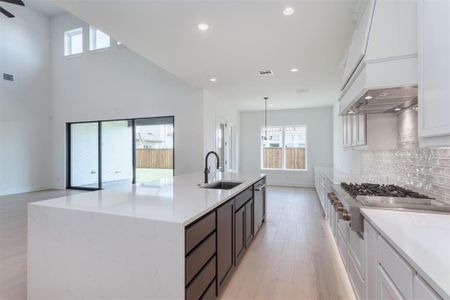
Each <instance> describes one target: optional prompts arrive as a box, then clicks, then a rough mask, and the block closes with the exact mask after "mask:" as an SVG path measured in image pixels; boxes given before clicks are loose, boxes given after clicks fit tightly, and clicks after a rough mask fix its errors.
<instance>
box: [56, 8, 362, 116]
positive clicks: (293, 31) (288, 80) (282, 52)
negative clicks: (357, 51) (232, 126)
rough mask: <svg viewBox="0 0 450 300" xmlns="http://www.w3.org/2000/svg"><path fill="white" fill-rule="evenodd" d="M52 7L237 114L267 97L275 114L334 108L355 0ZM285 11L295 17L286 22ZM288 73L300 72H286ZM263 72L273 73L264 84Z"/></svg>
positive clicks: (260, 106)
mask: <svg viewBox="0 0 450 300" xmlns="http://www.w3.org/2000/svg"><path fill="white" fill-rule="evenodd" d="M56 1H57V2H58V3H59V4H60V5H61V6H62V7H63V8H65V9H66V10H68V11H70V12H72V13H73V14H74V15H76V16H78V17H80V18H81V19H83V20H84V21H86V22H88V23H90V24H93V25H95V26H97V27H98V28H101V29H102V30H103V31H105V32H107V33H109V34H110V35H111V36H112V37H114V38H115V39H117V40H120V41H122V42H123V43H124V44H126V45H127V46H128V47H129V48H130V49H133V50H134V51H136V52H138V53H140V54H141V55H143V56H144V57H146V58H147V59H149V60H150V61H152V62H154V63H156V64H157V65H159V66H161V67H162V68H164V69H165V70H167V71H169V72H171V73H172V74H174V75H176V76H178V77H179V78H181V79H183V80H185V81H187V82H189V83H191V84H193V85H195V86H198V87H202V88H206V89H208V90H210V91H211V92H212V93H213V94H215V95H216V96H218V97H220V98H221V99H222V100H224V101H226V102H228V103H231V104H232V105H234V106H235V107H236V108H237V109H239V110H260V109H262V108H263V100H262V99H263V97H264V96H268V97H269V98H270V99H269V103H270V104H271V105H273V107H272V109H289V108H302V107H315V106H327V105H332V104H333V103H334V102H335V101H336V100H337V98H338V95H339V88H340V86H341V80H340V69H339V64H340V62H341V60H342V57H343V55H344V52H345V49H346V47H347V45H348V43H349V41H350V37H351V31H352V28H353V24H352V7H353V4H354V1H353V0H328V1H324V0H311V1H290V2H287V1H263V0H254V1H225V0H222V1H214V0H210V1H189V0H185V1H170V0H169V1H167V0H166V1H151V0H108V1H105V0H90V1H79V0H56ZM286 6H291V7H294V8H295V13H294V14H293V15H291V16H284V15H283V14H282V11H283V9H284V8H285V7H286ZM201 22H206V23H208V24H209V28H210V29H209V30H208V31H207V32H200V31H199V30H198V29H197V24H198V23H201ZM293 67H296V68H298V69H299V72H297V73H291V72H290V71H289V70H290V69H291V68H293ZM260 69H271V70H273V72H274V75H273V76H272V77H268V78H262V77H260V76H259V75H258V74H257V71H258V70H260ZM212 77H214V78H217V82H215V83H212V82H210V81H209V79H210V78H212ZM299 89H306V90H307V92H303V93H298V92H296V91H297V90H299Z"/></svg>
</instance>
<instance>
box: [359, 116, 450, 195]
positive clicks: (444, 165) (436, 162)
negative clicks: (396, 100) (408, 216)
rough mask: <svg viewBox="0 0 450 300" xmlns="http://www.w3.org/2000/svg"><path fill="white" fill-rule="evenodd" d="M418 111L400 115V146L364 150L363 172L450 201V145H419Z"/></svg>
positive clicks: (362, 158)
mask: <svg viewBox="0 0 450 300" xmlns="http://www.w3.org/2000/svg"><path fill="white" fill-rule="evenodd" d="M417 136H418V135H417V111H415V110H414V109H412V108H410V109H407V110H404V111H402V112H401V113H399V115H398V150H387V151H362V153H361V173H362V174H366V175H368V174H371V175H375V176H376V175H379V176H387V177H388V181H389V182H390V183H393V184H396V185H400V186H404V187H406V188H409V189H412V190H415V191H417V192H420V193H424V194H426V195H429V196H431V197H433V198H436V199H438V200H442V201H445V202H447V203H450V147H449V148H419V143H418V137H417Z"/></svg>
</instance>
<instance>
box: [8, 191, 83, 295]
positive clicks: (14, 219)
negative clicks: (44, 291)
mask: <svg viewBox="0 0 450 300" xmlns="http://www.w3.org/2000/svg"><path fill="white" fill-rule="evenodd" d="M80 192H81V191H71V190H45V191H39V192H32V193H25V194H17V195H9V196H0V299H1V300H22V299H26V291H27V290H26V287H27V265H26V250H27V205H28V203H31V202H35V201H40V200H45V199H50V198H57V197H62V196H65V195H67V194H74V193H80Z"/></svg>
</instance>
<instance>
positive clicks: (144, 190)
mask: <svg viewBox="0 0 450 300" xmlns="http://www.w3.org/2000/svg"><path fill="white" fill-rule="evenodd" d="M210 177H213V178H210V182H213V181H218V180H225V181H239V182H243V183H242V184H240V185H239V186H237V187H235V188H233V189H231V190H218V189H205V188H201V187H199V186H198V185H199V184H200V183H202V182H203V174H201V173H192V174H186V175H180V176H174V177H172V178H165V179H161V180H157V181H149V182H146V183H139V184H135V185H133V184H121V185H118V186H116V187H111V188H107V189H104V190H101V191H95V192H87V193H82V194H76V195H69V196H65V197H61V198H55V199H50V200H44V201H40V202H34V203H32V204H30V205H38V206H45V207H54V208H64V209H69V210H81V211H88V212H95V213H104V214H112V215H120V216H128V217H136V218H145V219H151V220H157V221H165V222H171V223H179V224H183V225H187V224H189V223H190V222H192V221H194V220H196V219H198V218H199V217H201V216H202V215H204V214H206V213H207V212H209V211H211V210H213V209H214V208H216V207H217V206H219V205H220V204H222V203H224V202H226V201H227V200H229V199H231V198H232V197H234V196H236V195H237V194H239V193H240V192H241V191H243V190H245V189H246V188H248V187H249V186H251V185H252V184H254V183H256V182H257V181H258V180H260V179H261V178H263V177H265V175H264V174H241V173H226V174H222V173H218V174H217V175H213V176H210Z"/></svg>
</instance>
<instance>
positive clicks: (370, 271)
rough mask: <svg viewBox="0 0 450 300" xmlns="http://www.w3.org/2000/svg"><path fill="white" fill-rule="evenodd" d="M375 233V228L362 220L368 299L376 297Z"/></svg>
mask: <svg viewBox="0 0 450 300" xmlns="http://www.w3.org/2000/svg"><path fill="white" fill-rule="evenodd" d="M377 235H378V233H377V232H376V231H375V229H374V228H373V227H372V226H371V225H370V224H369V223H368V222H367V221H366V220H364V244H365V245H364V252H365V255H364V256H365V265H366V268H365V269H366V271H365V275H364V277H365V280H366V298H367V299H368V300H376V299H377V272H378V270H377V269H378V261H377Z"/></svg>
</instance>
